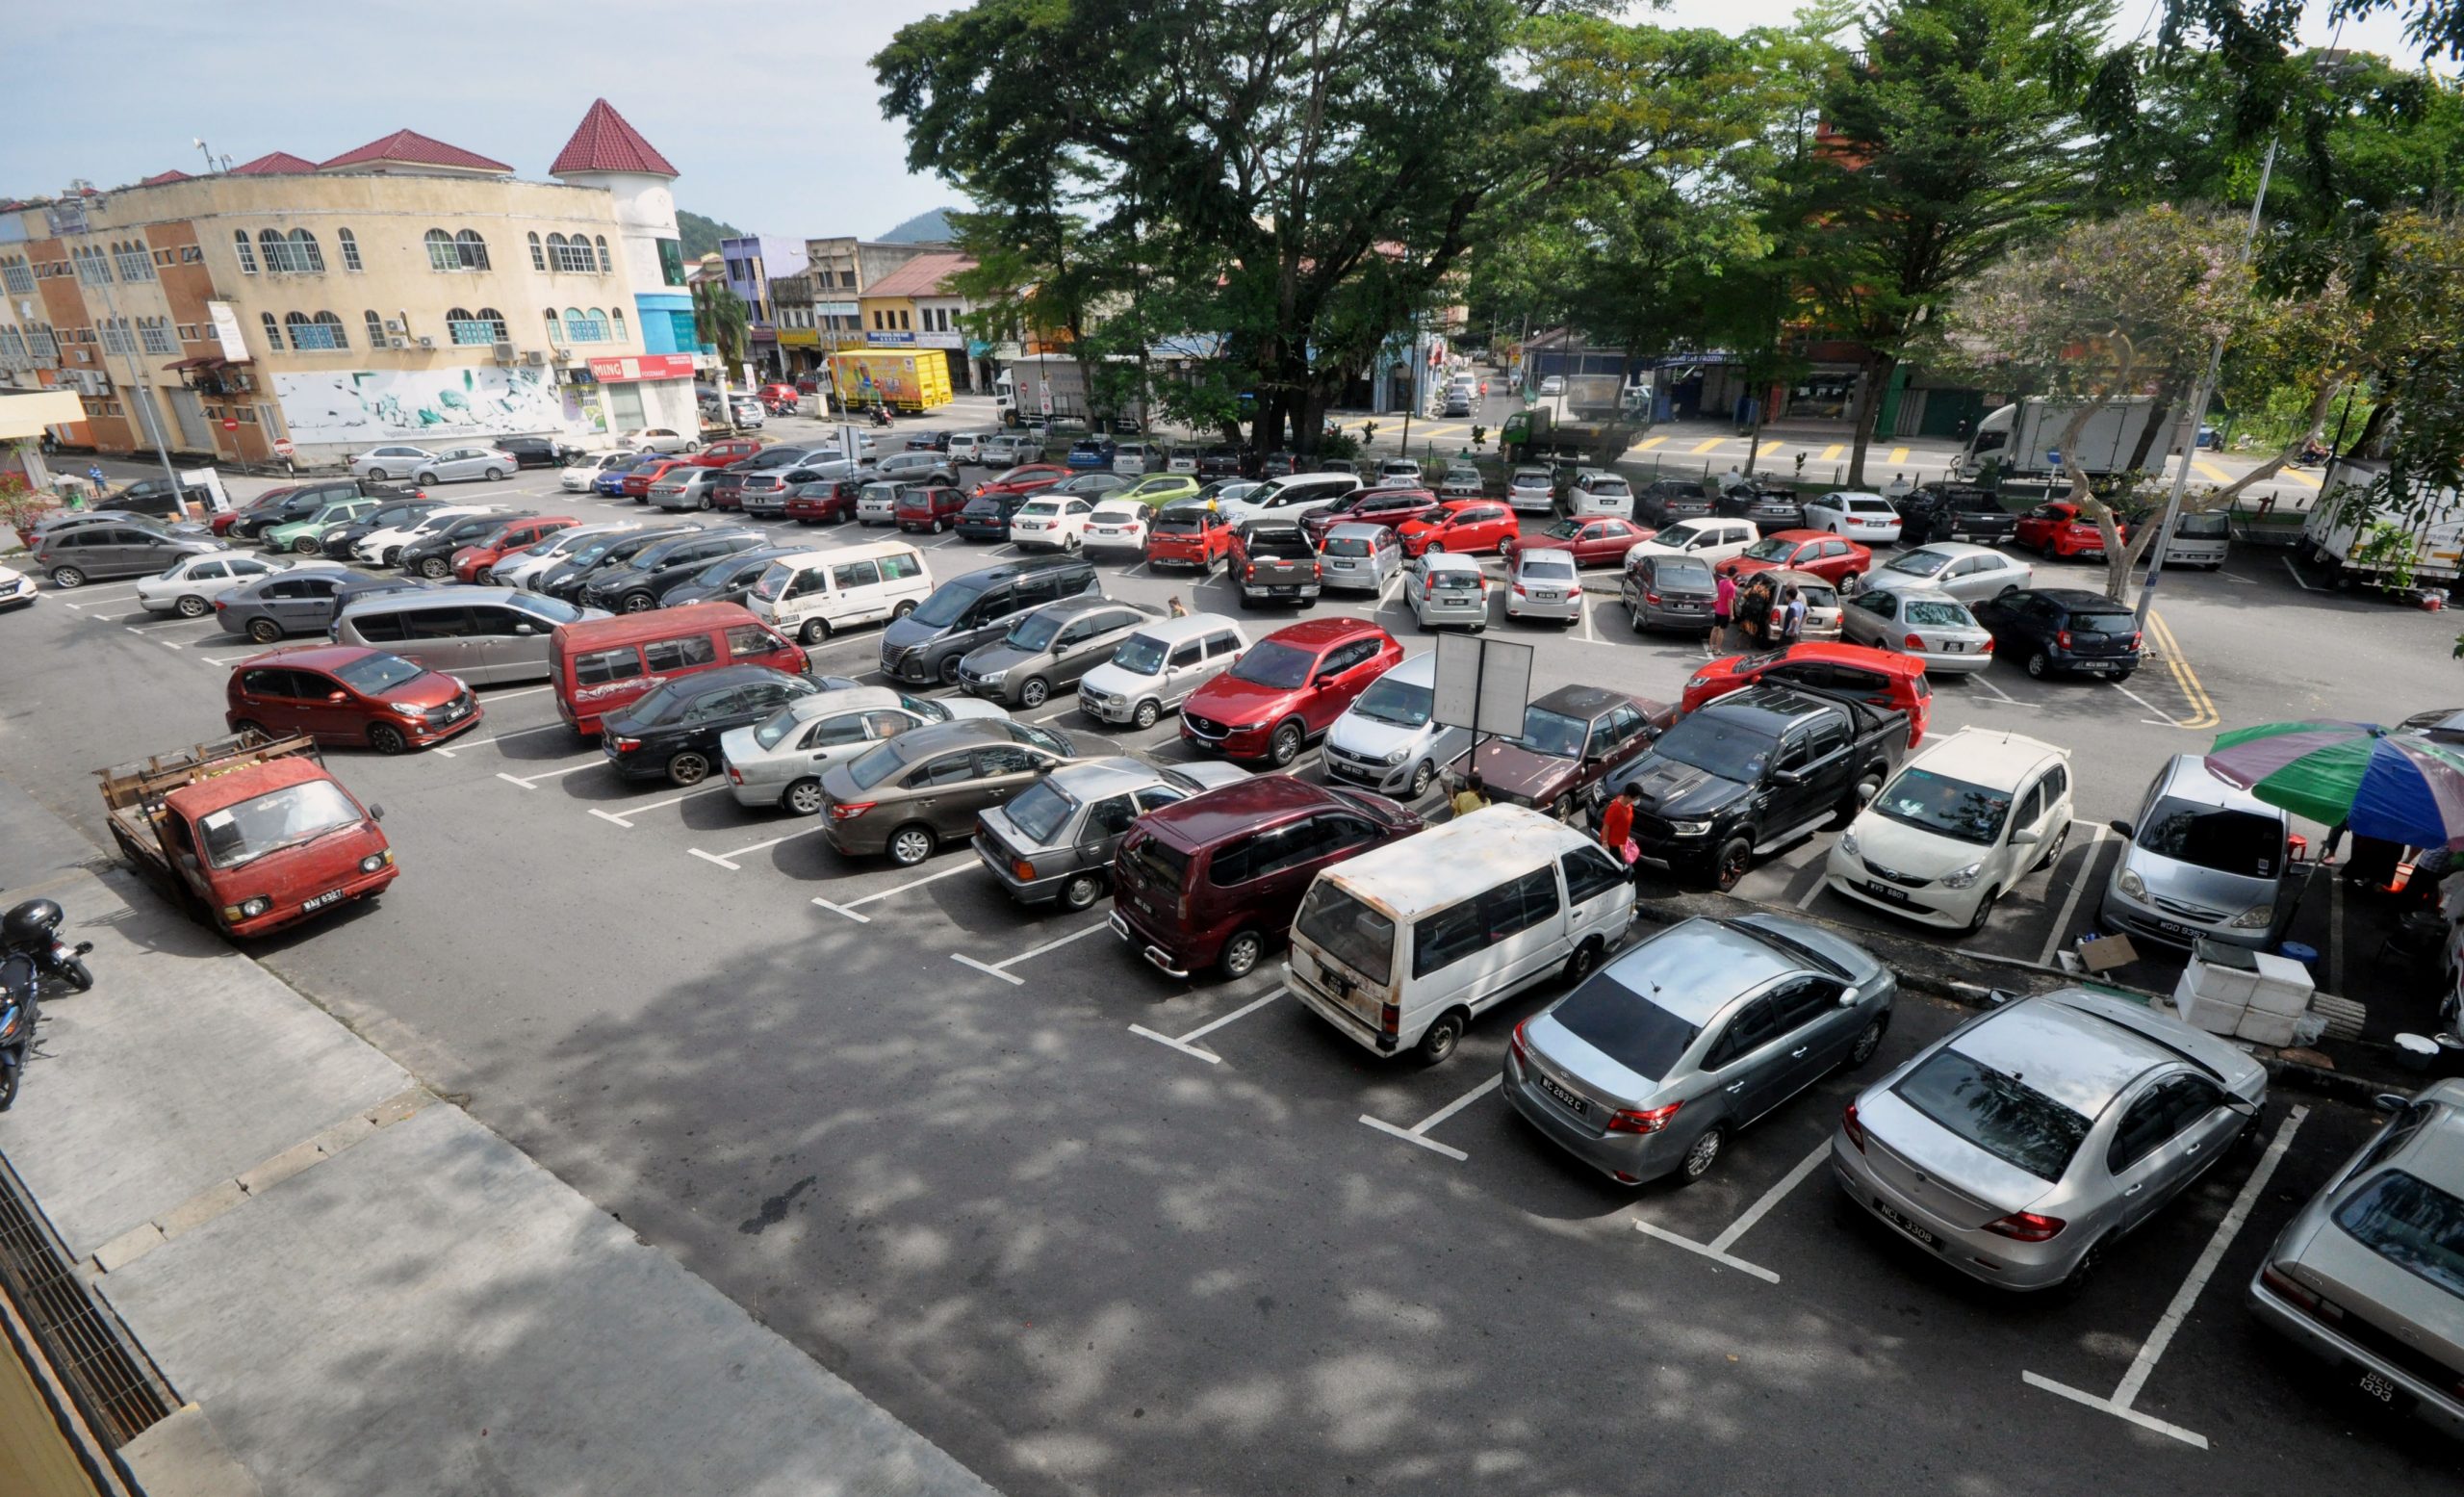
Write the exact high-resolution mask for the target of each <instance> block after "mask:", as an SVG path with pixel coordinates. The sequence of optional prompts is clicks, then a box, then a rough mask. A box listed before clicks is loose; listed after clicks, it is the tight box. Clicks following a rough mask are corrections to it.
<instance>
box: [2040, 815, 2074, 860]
mask: <svg viewBox="0 0 2464 1497" xmlns="http://www.w3.org/2000/svg"><path fill="white" fill-rule="evenodd" d="M2069 840H2070V823H2069V822H2067V821H2066V822H2064V823H2062V830H2061V831H2059V832H2056V833H2054V834H2053V840H2052V841H2050V842H2047V843H2046V844H2045V849H2044V856H2043V857H2041V858H2039V859H2038V860H2037V861H2036V866H2037V867H2040V868H2049V867H2052V866H2053V865H2054V860H2056V859H2058V858H2060V857H2061V856H2062V848H2063V844H2065V843H2066V842H2068V841H2069Z"/></svg>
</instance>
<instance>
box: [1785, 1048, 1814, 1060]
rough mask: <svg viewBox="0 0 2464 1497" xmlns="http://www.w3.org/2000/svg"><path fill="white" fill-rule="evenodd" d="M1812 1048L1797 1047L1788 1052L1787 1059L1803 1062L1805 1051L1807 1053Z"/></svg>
mask: <svg viewBox="0 0 2464 1497" xmlns="http://www.w3.org/2000/svg"><path fill="white" fill-rule="evenodd" d="M1812 1048H1813V1046H1812V1045H1798V1046H1797V1047H1796V1048H1795V1049H1793V1050H1790V1051H1789V1052H1788V1059H1790V1060H1803V1059H1805V1058H1806V1051H1808V1050H1809V1049H1812Z"/></svg>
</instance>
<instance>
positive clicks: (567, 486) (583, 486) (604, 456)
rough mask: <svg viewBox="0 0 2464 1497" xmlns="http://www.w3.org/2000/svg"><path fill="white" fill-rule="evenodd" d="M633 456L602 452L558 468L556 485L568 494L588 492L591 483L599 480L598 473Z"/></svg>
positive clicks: (631, 454)
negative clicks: (570, 465) (571, 464)
mask: <svg viewBox="0 0 2464 1497" xmlns="http://www.w3.org/2000/svg"><path fill="white" fill-rule="evenodd" d="M633 457H634V454H633V453H631V452H602V453H600V454H599V455H598V456H597V457H594V458H592V459H591V460H590V461H588V462H582V463H576V464H574V465H573V466H572V467H570V468H563V469H559V470H558V471H557V473H556V487H558V488H559V489H562V490H563V491H564V492H566V493H568V494H587V493H590V492H591V485H592V484H594V483H597V482H598V481H599V477H600V475H602V474H603V473H605V472H606V471H607V470H608V469H610V468H613V467H615V466H616V465H617V464H618V463H629V462H631V461H632V460H633Z"/></svg>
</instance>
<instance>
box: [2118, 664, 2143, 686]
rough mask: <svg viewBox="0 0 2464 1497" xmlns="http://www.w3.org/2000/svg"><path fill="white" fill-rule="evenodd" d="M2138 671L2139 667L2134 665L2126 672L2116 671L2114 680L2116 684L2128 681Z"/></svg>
mask: <svg viewBox="0 0 2464 1497" xmlns="http://www.w3.org/2000/svg"><path fill="white" fill-rule="evenodd" d="M2138 669H2139V667H2138V666H2136V665H2134V666H2132V667H2131V668H2130V669H2129V670H2126V671H2116V672H2114V680H2115V681H2117V682H2123V681H2128V680H2129V679H2130V678H2131V676H2132V675H2133V674H2135V673H2136V672H2137V671H2138Z"/></svg>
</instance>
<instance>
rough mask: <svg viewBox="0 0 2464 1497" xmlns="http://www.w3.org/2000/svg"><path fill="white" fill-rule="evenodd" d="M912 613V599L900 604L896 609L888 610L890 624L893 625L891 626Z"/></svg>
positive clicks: (913, 608)
mask: <svg viewBox="0 0 2464 1497" xmlns="http://www.w3.org/2000/svg"><path fill="white" fill-rule="evenodd" d="M914 611H915V600H914V599H912V598H911V599H909V600H908V601H907V602H905V603H902V604H900V605H899V606H898V607H895V608H892V609H890V610H889V617H890V622H891V623H893V624H895V623H897V622H898V621H899V620H900V619H903V618H905V617H907V616H908V615H909V614H911V613H912V612H914Z"/></svg>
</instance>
